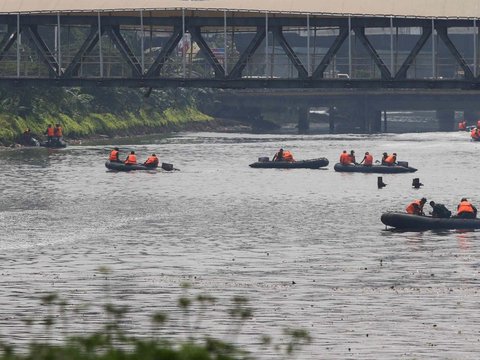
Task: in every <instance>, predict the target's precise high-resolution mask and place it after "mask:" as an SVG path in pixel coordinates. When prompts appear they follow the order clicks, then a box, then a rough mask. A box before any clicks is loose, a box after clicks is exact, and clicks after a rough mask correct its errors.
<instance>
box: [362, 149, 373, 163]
mask: <svg viewBox="0 0 480 360" xmlns="http://www.w3.org/2000/svg"><path fill="white" fill-rule="evenodd" d="M360 164H363V166H372V165H373V156H372V155H370V153H369V152H368V151H367V152H366V153H365V156H364V157H363V160H362V161H360Z"/></svg>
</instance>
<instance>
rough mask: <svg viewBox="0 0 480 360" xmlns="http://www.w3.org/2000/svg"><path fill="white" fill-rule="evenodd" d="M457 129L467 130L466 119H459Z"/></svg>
mask: <svg viewBox="0 0 480 360" xmlns="http://www.w3.org/2000/svg"><path fill="white" fill-rule="evenodd" d="M458 130H467V122H466V121H460V122H459V123H458Z"/></svg>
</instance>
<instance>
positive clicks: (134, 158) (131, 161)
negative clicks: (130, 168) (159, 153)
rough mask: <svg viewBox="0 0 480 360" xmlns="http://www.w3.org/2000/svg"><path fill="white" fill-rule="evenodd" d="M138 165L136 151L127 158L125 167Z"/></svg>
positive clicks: (131, 152)
mask: <svg viewBox="0 0 480 360" xmlns="http://www.w3.org/2000/svg"><path fill="white" fill-rule="evenodd" d="M136 163H137V156H136V155H135V151H133V150H132V151H130V155H128V156H127V158H126V159H125V165H135V164H136Z"/></svg>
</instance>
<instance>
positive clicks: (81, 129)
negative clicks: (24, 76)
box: [0, 107, 212, 145]
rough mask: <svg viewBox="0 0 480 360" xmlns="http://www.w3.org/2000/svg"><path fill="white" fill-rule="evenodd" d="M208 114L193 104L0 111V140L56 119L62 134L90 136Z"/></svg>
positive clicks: (198, 119)
mask: <svg viewBox="0 0 480 360" xmlns="http://www.w3.org/2000/svg"><path fill="white" fill-rule="evenodd" d="M211 120H212V118H211V117H209V116H208V115H205V114H203V113H201V112H200V111H199V110H197V109H195V108H194V107H186V108H183V109H167V110H165V111H163V112H151V113H149V114H147V113H146V112H145V111H139V112H138V113H132V112H129V113H125V114H120V115H118V114H112V113H91V114H88V115H85V116H76V117H72V116H69V115H67V114H58V115H56V116H54V115H52V114H48V115H43V116H41V117H38V116H36V115H30V116H26V117H22V116H19V115H14V114H0V142H1V143H2V144H3V145H9V144H12V143H14V142H15V140H16V139H18V137H19V136H20V135H21V134H22V133H23V131H24V130H25V129H26V128H30V129H31V131H32V132H33V133H34V134H36V135H40V134H43V133H44V132H45V129H46V128H47V125H48V124H53V125H54V124H56V123H60V124H62V126H63V129H64V136H65V137H66V138H87V137H91V136H98V135H107V136H126V135H139V134H144V133H151V132H168V131H178V130H182V129H189V128H195V125H196V124H201V123H206V122H209V121H211Z"/></svg>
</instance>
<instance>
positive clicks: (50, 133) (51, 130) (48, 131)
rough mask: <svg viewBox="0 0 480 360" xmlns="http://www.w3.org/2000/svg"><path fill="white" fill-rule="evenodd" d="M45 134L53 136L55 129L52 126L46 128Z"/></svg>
mask: <svg viewBox="0 0 480 360" xmlns="http://www.w3.org/2000/svg"><path fill="white" fill-rule="evenodd" d="M47 136H55V129H54V128H53V127H49V128H47Z"/></svg>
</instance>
